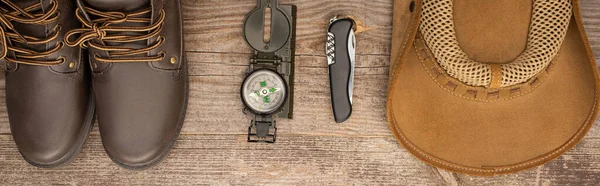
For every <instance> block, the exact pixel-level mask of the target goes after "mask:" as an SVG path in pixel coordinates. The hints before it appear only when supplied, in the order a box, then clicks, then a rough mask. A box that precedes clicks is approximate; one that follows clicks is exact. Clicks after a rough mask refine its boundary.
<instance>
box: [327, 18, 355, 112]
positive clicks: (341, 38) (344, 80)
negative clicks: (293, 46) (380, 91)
mask: <svg viewBox="0 0 600 186" xmlns="http://www.w3.org/2000/svg"><path fill="white" fill-rule="evenodd" d="M354 25H355V23H354V21H353V20H352V19H349V18H343V19H335V18H334V20H332V21H331V23H330V25H329V29H328V33H327V47H326V50H327V61H328V64H329V81H330V85H329V86H330V89H331V105H332V110H333V115H334V118H335V121H336V122H338V123H342V122H344V121H346V120H348V118H350V115H351V114H352V89H353V85H354V58H355V57H354V56H355V50H354V49H355V45H356V43H355V38H354V30H353V28H354Z"/></svg>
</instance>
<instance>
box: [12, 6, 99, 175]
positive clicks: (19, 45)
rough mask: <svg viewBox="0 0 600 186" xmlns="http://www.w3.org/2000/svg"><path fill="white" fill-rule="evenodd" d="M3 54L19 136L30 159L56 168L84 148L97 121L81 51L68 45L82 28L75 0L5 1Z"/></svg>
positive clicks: (16, 136) (15, 132)
mask: <svg viewBox="0 0 600 186" xmlns="http://www.w3.org/2000/svg"><path fill="white" fill-rule="evenodd" d="M0 8H1V9H2V11H1V13H0V14H1V16H0V22H1V24H2V28H0V33H1V34H2V37H0V42H1V44H0V47H2V50H1V51H0V52H1V54H0V57H1V58H2V59H4V60H5V62H6V63H5V72H6V106H7V110H8V118H9V121H10V128H11V131H12V134H13V138H14V140H15V142H16V144H17V147H18V148H19V151H20V152H21V154H22V155H23V157H24V158H25V160H26V161H27V162H29V163H30V164H32V165H35V166H38V167H45V168H50V167H56V166H60V165H63V164H65V163H68V162H70V161H71V160H73V159H74V158H75V156H76V155H77V154H78V153H79V151H80V150H81V147H82V146H83V144H84V142H85V140H86V139H87V136H88V134H89V131H90V130H91V129H92V123H93V121H94V119H93V117H94V100H93V97H92V94H91V91H90V85H89V77H88V76H89V72H87V69H88V68H87V64H86V63H82V62H83V60H82V59H81V57H82V55H81V49H80V48H71V47H67V46H65V44H64V42H63V39H64V38H63V36H64V35H65V33H66V31H69V30H71V29H74V28H79V27H80V23H79V22H77V20H74V19H72V17H71V16H70V15H73V14H74V13H75V8H76V7H75V3H74V2H73V1H70V0H20V1H7V0H3V1H1V2H0Z"/></svg>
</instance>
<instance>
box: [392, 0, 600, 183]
mask: <svg viewBox="0 0 600 186" xmlns="http://www.w3.org/2000/svg"><path fill="white" fill-rule="evenodd" d="M417 4H419V3H417ZM574 4H575V6H574V9H575V10H574V14H575V15H574V16H573V20H572V21H571V23H570V26H569V29H568V32H567V35H566V37H565V40H564V42H563V45H562V47H561V50H560V52H559V54H558V55H557V57H556V58H555V60H554V61H553V64H552V67H551V68H550V69H549V70H548V72H547V74H545V75H544V77H543V78H541V79H540V80H539V81H536V82H532V85H533V84H535V86H532V87H531V88H530V89H529V90H528V91H527V92H526V93H522V95H519V96H515V97H510V98H507V99H497V100H490V101H485V100H478V99H470V98H469V97H468V96H462V95H459V94H456V93H455V91H454V90H453V89H454V88H456V87H448V86H445V85H444V84H442V83H440V82H439V80H440V78H439V76H441V75H440V74H436V73H432V71H431V70H430V69H428V68H430V67H431V64H428V60H429V62H431V57H428V56H423V55H426V53H423V52H422V51H421V50H420V49H419V43H418V42H419V39H418V34H416V33H413V34H412V35H413V36H414V37H413V38H416V39H409V42H408V43H409V44H407V45H406V46H404V47H405V50H404V53H403V54H399V55H398V56H399V57H398V59H400V60H399V61H398V64H397V65H395V66H394V67H393V69H392V71H393V73H392V74H391V76H392V77H391V80H390V86H389V90H388V106H387V115H388V120H389V123H390V127H391V129H392V131H393V133H394V135H395V136H396V138H397V139H398V141H399V142H400V144H401V145H402V146H404V147H405V148H406V149H407V150H408V151H409V152H410V153H412V154H413V155H415V156H416V157H418V158H419V159H421V160H423V161H425V162H427V163H429V164H431V165H434V166H436V167H440V168H443V169H448V170H451V171H454V172H460V173H466V174H471V175H486V176H489V175H496V174H505V173H511V172H517V171H520V170H524V169H528V168H531V167H535V166H538V165H541V164H544V163H546V162H548V161H550V160H553V159H555V158H557V157H558V156H560V155H561V154H563V153H564V152H566V151H567V150H569V149H571V148H572V147H574V146H575V145H576V144H577V143H578V142H579V141H580V140H581V139H582V138H583V137H584V136H585V134H586V133H587V131H588V130H589V129H590V128H591V126H592V125H593V123H594V120H595V119H596V116H597V114H598V109H597V107H598V76H597V74H598V72H597V69H596V63H595V61H594V58H593V55H592V53H591V49H590V47H589V43H588V41H587V39H586V36H585V32H584V31H583V26H582V21H581V18H580V17H581V16H580V12H579V10H578V9H579V8H578V7H579V6H578V1H576V0H574ZM394 47H399V46H394ZM400 47H401V46H400ZM394 60H395V59H394ZM433 68H435V67H433ZM463 93H464V91H463ZM475 97H478V96H477V95H476V96H475Z"/></svg>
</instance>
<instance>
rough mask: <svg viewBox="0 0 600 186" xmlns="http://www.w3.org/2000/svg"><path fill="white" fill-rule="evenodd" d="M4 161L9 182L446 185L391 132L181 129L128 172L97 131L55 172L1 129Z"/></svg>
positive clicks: (1, 173) (1, 176)
mask: <svg viewBox="0 0 600 186" xmlns="http://www.w3.org/2000/svg"><path fill="white" fill-rule="evenodd" d="M391 157H393V158H391ZM0 167H2V169H0V183H2V184H6V185H26V184H48V183H53V184H64V185H74V184H77V185H79V184H86V185H105V184H107V183H110V184H117V185H132V184H143V185H147V184H153V185H163V184H220V185H222V184H248V185H255V184H291V183H294V184H307V185H316V184H335V185H345V184H347V183H354V184H408V183H410V184H419V185H439V184H441V180H438V179H436V177H435V176H436V174H435V173H434V172H435V170H434V169H432V168H431V167H429V166H427V165H425V164H423V163H422V162H419V161H418V160H416V159H414V158H412V157H411V156H410V155H409V154H408V153H406V152H405V151H404V150H403V149H401V147H399V145H398V144H397V142H396V140H395V139H394V138H393V137H392V136H387V137H339V136H336V137H330V136H318V135H285V136H282V137H281V138H279V139H278V142H277V144H273V145H271V144H254V143H246V142H245V136H244V135H182V136H181V138H180V140H179V141H178V143H177V144H176V146H175V149H173V151H172V152H171V154H170V155H169V156H168V158H167V159H166V160H165V161H164V162H162V163H161V164H160V165H158V166H157V167H155V168H153V169H150V170H146V171H128V170H125V169H123V168H120V167H118V166H117V165H115V164H114V163H112V162H111V161H110V159H109V158H108V157H107V156H106V154H105V153H104V150H103V148H102V144H101V141H100V139H99V134H98V133H94V134H92V135H91V138H90V139H89V140H88V142H87V144H86V146H85V148H84V149H83V151H82V153H81V154H80V155H79V157H78V158H77V159H76V160H75V161H74V162H72V163H71V164H69V165H68V166H66V167H62V168H58V169H53V170H44V169H38V168H34V167H32V166H29V165H27V163H26V162H25V161H24V160H22V159H21V158H20V156H19V154H18V152H17V151H15V146H14V143H13V141H12V139H11V138H10V136H7V135H0Z"/></svg>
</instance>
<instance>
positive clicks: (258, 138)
mask: <svg viewBox="0 0 600 186" xmlns="http://www.w3.org/2000/svg"><path fill="white" fill-rule="evenodd" d="M257 119H258V117H257ZM276 138H277V126H276V121H275V120H273V119H272V118H271V117H268V118H262V120H252V121H250V127H248V142H265V143H275V140H276Z"/></svg>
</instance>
